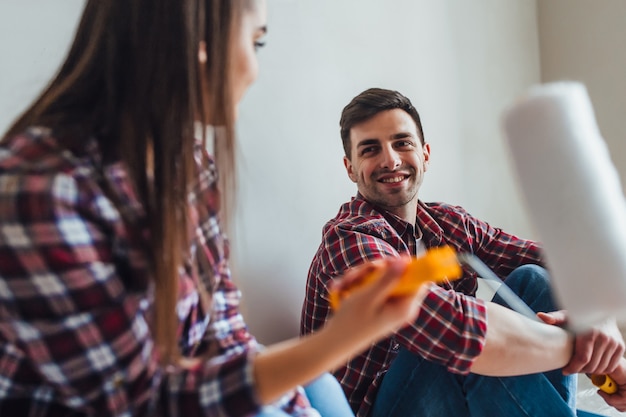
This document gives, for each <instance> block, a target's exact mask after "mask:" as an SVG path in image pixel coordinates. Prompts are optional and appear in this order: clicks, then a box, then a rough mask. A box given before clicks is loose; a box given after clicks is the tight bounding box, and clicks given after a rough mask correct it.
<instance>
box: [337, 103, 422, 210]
mask: <svg viewBox="0 0 626 417" xmlns="http://www.w3.org/2000/svg"><path fill="white" fill-rule="evenodd" d="M350 146H351V158H350V159H348V158H346V157H344V165H345V166H346V170H347V171H348V176H349V177H350V179H351V180H352V181H354V182H355V183H356V184H357V187H358V189H359V192H360V193H361V194H362V195H363V197H365V199H366V200H368V201H369V202H370V203H373V204H375V205H377V206H379V207H382V208H384V209H386V210H388V211H390V212H392V213H395V214H396V215H399V216H401V217H403V210H404V209H405V208H406V207H407V206H409V205H415V204H417V192H418V190H419V188H420V186H421V184H422V181H423V179H424V173H425V172H426V170H427V169H428V161H429V158H430V146H429V145H428V144H425V145H422V142H421V139H420V137H419V134H418V132H417V125H416V124H415V121H414V120H413V119H412V118H411V116H410V115H409V114H408V113H407V112H405V111H404V110H401V109H393V110H385V111H382V112H380V113H378V114H377V115H375V116H374V117H372V118H371V119H369V120H367V121H365V122H362V123H359V124H357V125H355V126H353V127H352V129H350Z"/></svg>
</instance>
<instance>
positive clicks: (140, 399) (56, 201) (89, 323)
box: [0, 128, 318, 417]
mask: <svg viewBox="0 0 626 417" xmlns="http://www.w3.org/2000/svg"><path fill="white" fill-rule="evenodd" d="M86 142H87V143H88V145H87V146H86V151H85V152H84V153H83V154H81V155H77V154H76V153H71V152H69V151H67V150H64V149H61V148H60V147H59V146H58V143H57V142H56V141H55V139H54V138H53V137H51V135H50V131H49V130H47V129H41V128H32V129H29V130H28V131H27V132H25V133H24V134H21V135H18V136H16V137H13V138H11V139H10V140H9V141H8V142H6V143H5V144H4V145H3V146H2V147H0V415H2V416H24V417H26V416H40V417H52V416H69V415H72V416H75V415H76V416H82V415H93V416H96V415H97V416H126V417H131V416H133V417H136V416H148V415H149V416H247V415H250V414H254V413H256V412H258V411H259V407H260V404H259V402H258V398H257V397H256V392H255V389H254V380H253V372H252V365H251V364H252V361H251V358H252V357H253V356H254V355H255V354H256V353H257V352H258V349H259V346H258V344H257V342H256V340H255V339H254V338H253V337H252V336H251V335H250V334H249V333H248V330H247V327H246V324H245V323H244V321H243V319H242V316H241V314H240V312H239V299H240V293H239V291H238V289H237V288H236V287H235V285H234V284H233V282H232V281H231V278H230V271H229V268H228V261H227V258H228V245H227V241H226V239H225V237H224V235H223V233H222V232H221V231H220V228H219V226H218V221H217V209H218V207H217V205H218V203H217V202H218V200H219V199H218V196H217V188H216V172H215V169H214V165H213V163H212V162H211V161H210V160H209V161H208V162H207V159H206V158H199V160H203V161H205V162H207V164H206V165H205V166H204V168H203V167H202V166H199V181H198V183H197V186H196V189H195V192H193V193H192V195H191V196H190V198H191V199H192V200H195V201H197V202H198V203H199V204H198V205H197V207H199V208H200V207H201V209H198V211H197V212H195V213H192V214H193V215H192V216H191V217H192V218H194V219H195V220H196V221H197V223H196V224H195V236H196V239H195V243H194V244H193V248H192V252H194V251H196V252H197V251H203V252H204V253H205V256H206V258H205V259H208V265H209V267H207V268H205V270H200V273H199V274H192V273H189V271H190V267H189V265H185V266H184V267H181V275H180V277H181V279H180V301H179V303H178V306H177V315H178V318H179V321H180V331H179V333H180V347H181V349H182V351H183V353H184V354H185V355H187V356H197V355H200V354H207V353H210V355H209V356H210V357H211V359H210V360H207V361H202V362H200V364H199V365H198V366H196V367H194V368H193V369H182V368H176V367H172V368H168V369H161V368H160V367H159V366H158V365H157V360H156V357H155V356H156V355H155V349H154V346H153V343H152V340H151V336H150V326H149V324H148V323H149V320H147V319H146V317H148V316H149V315H150V310H151V305H150V296H149V293H150V291H149V288H150V286H149V285H148V283H149V279H148V278H147V276H148V273H147V265H146V257H145V255H144V253H145V252H144V249H145V247H146V245H147V239H148V238H149V237H148V228H147V227H145V224H144V223H145V222H144V214H143V210H142V206H141V204H139V202H138V201H137V198H136V196H135V194H134V193H133V190H132V187H131V185H130V181H129V180H128V178H127V176H126V173H125V170H124V168H123V167H122V165H121V164H119V163H118V164H111V165H105V166H102V165H101V162H100V155H99V152H98V149H97V146H96V141H95V140H88V141H86ZM198 149H199V155H202V154H203V152H202V150H200V148H199V147H198ZM103 184H108V186H107V187H106V188H108V190H107V192H104V189H103V187H102V186H103ZM114 201H115V204H114V203H113V202H114ZM121 214H123V215H124V218H125V220H126V222H123V221H122V219H121ZM129 224H130V225H132V227H127V225H129ZM209 268H210V269H212V271H208V270H209ZM208 275H211V276H212V277H213V278H212V280H211V281H212V288H213V294H212V300H211V303H212V304H211V312H210V314H206V311H205V309H203V308H202V304H201V302H200V297H199V295H198V291H197V288H198V287H197V285H198V282H197V281H196V280H197V278H193V277H194V276H196V277H200V279H206V276H208ZM280 406H281V407H282V408H283V409H284V410H285V411H287V412H288V413H290V414H291V415H294V416H296V415H297V416H318V414H317V413H316V412H315V411H314V410H311V409H310V407H309V406H308V401H307V400H306V397H305V396H304V395H302V394H301V389H300V390H298V391H294V393H292V394H290V395H288V396H286V397H285V398H284V399H283V400H282V402H281V404H280Z"/></svg>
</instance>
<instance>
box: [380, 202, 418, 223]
mask: <svg viewBox="0 0 626 417" xmlns="http://www.w3.org/2000/svg"><path fill="white" fill-rule="evenodd" d="M385 210H387V211H388V212H390V213H393V214H395V215H396V216H398V217H399V218H401V219H402V220H404V221H405V222H407V223H409V224H412V225H413V226H415V224H416V222H417V199H416V200H415V201H413V202H411V203H409V204H405V205H404V206H402V207H385Z"/></svg>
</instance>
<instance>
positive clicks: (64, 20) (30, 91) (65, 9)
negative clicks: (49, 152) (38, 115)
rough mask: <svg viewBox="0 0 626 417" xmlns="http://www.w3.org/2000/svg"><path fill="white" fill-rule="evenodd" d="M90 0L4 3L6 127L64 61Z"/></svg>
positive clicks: (0, 86) (1, 108)
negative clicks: (81, 14) (80, 18)
mask: <svg viewBox="0 0 626 417" xmlns="http://www.w3.org/2000/svg"><path fill="white" fill-rule="evenodd" d="M83 4H84V0H62V1H48V0H2V1H1V2H0V132H3V131H4V130H5V129H6V128H7V127H8V126H9V125H10V124H11V122H12V121H13V119H14V118H16V117H17V115H18V114H19V113H20V112H21V111H22V110H24V108H25V107H26V106H27V105H28V103H29V102H30V101H31V100H32V99H33V98H34V97H35V96H36V95H37V93H39V92H40V91H41V89H43V87H44V86H46V85H47V83H48V81H49V80H50V78H51V77H52V75H53V74H54V73H55V72H56V70H57V68H58V66H59V65H60V64H61V62H62V60H63V58H64V56H65V53H66V51H67V50H68V49H69V43H70V41H71V39H72V37H73V35H74V30H75V28H76V26H77V24H78V18H79V16H80V13H81V12H82V7H83Z"/></svg>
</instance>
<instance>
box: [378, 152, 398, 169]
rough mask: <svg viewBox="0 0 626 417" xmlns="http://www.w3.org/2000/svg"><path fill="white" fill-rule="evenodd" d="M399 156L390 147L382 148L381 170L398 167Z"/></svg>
mask: <svg viewBox="0 0 626 417" xmlns="http://www.w3.org/2000/svg"><path fill="white" fill-rule="evenodd" d="M400 164H401V160H400V155H399V154H398V152H396V151H395V150H394V149H393V148H391V147H385V148H383V152H382V160H381V168H385V169H396V168H398V167H399V166H400Z"/></svg>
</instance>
